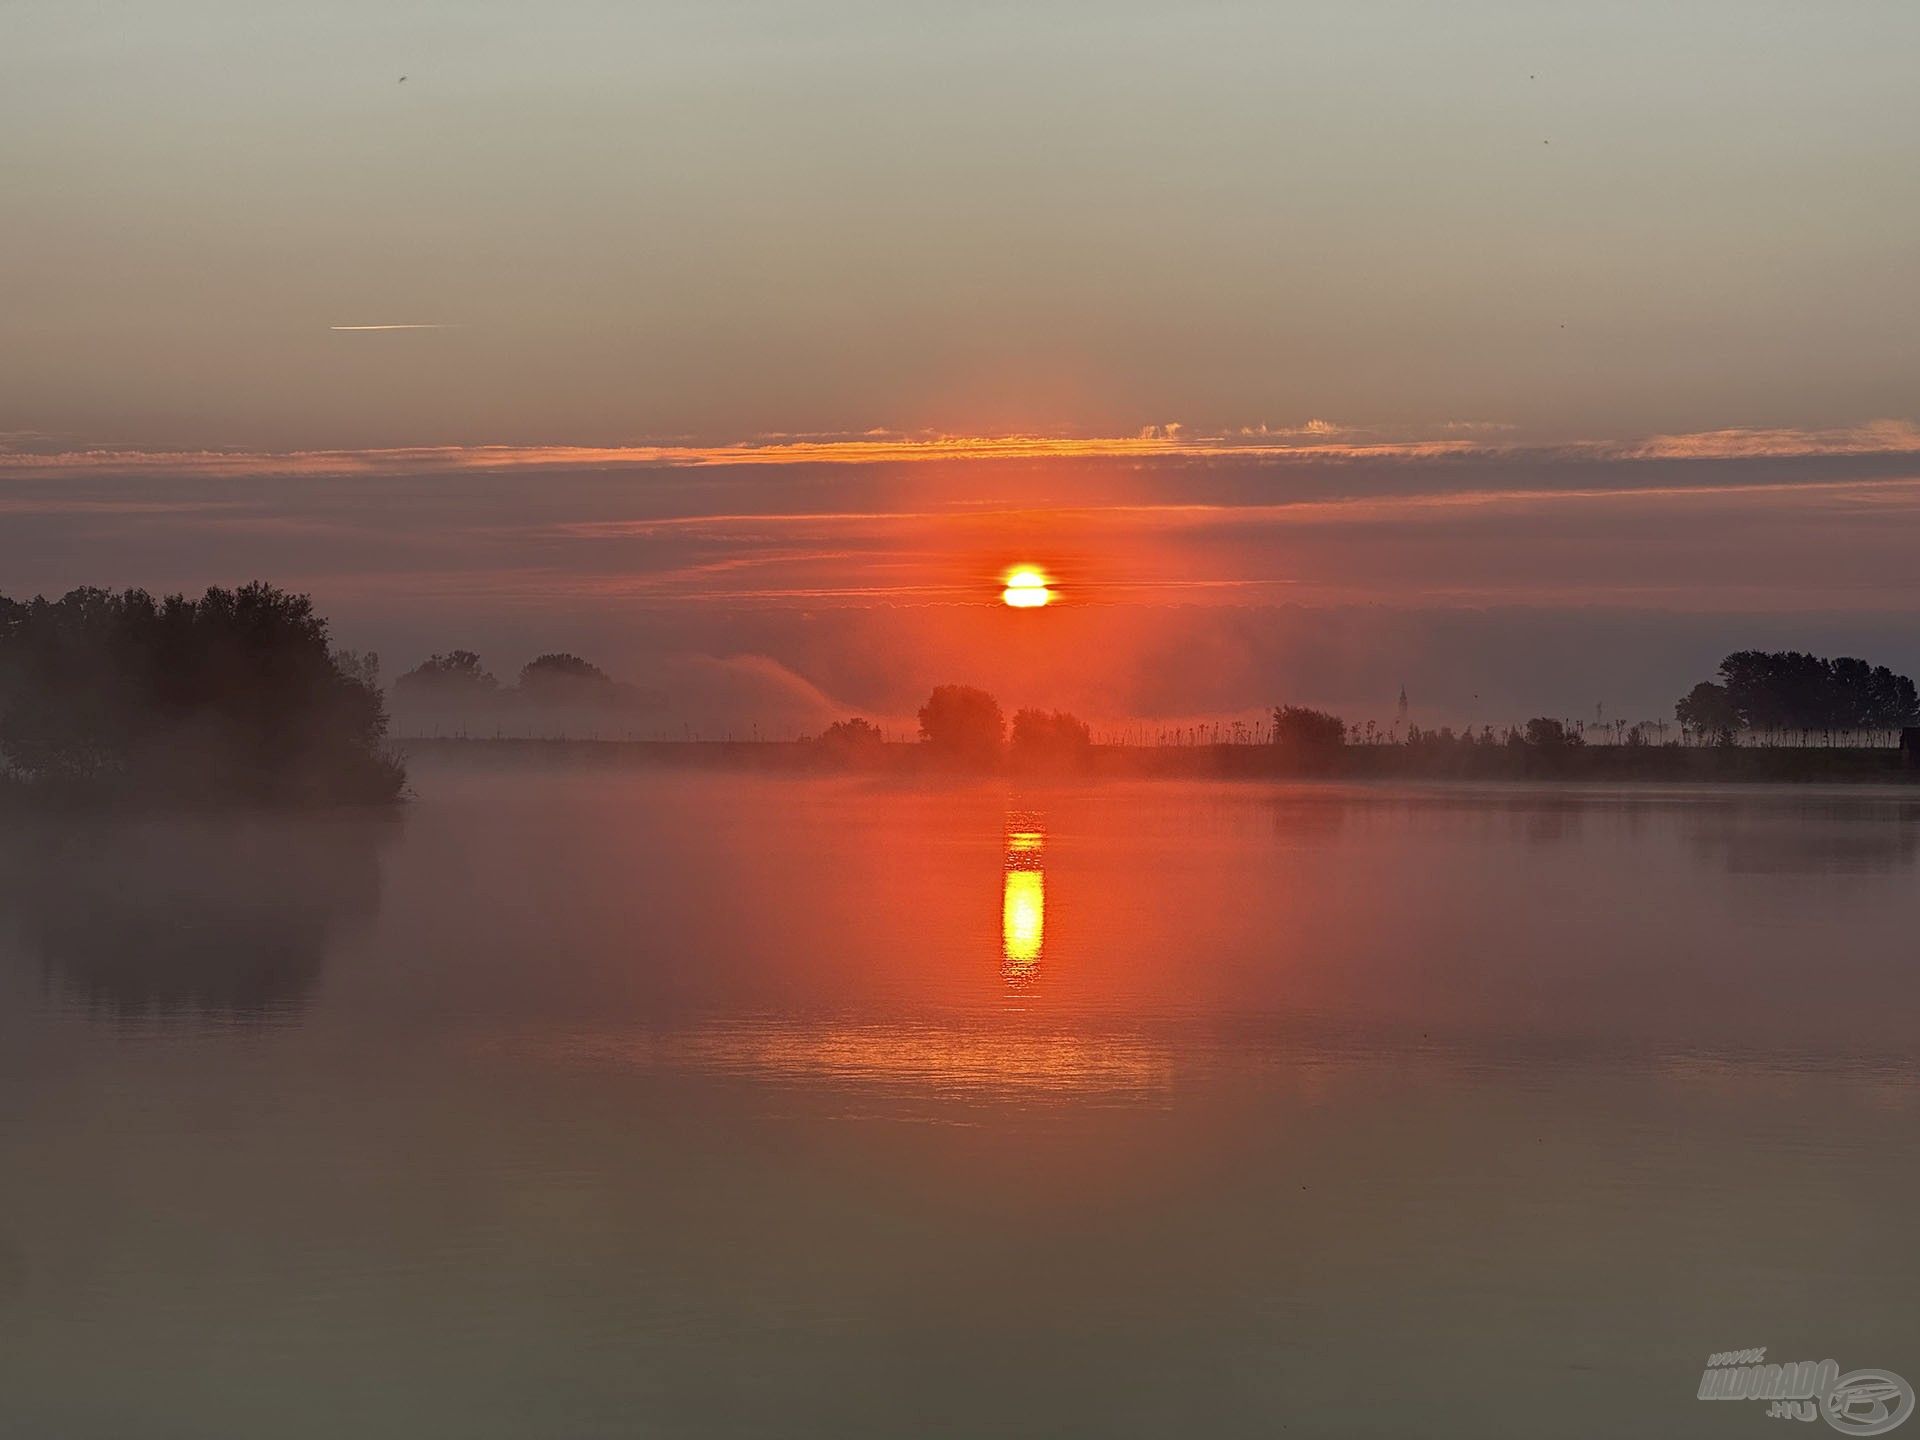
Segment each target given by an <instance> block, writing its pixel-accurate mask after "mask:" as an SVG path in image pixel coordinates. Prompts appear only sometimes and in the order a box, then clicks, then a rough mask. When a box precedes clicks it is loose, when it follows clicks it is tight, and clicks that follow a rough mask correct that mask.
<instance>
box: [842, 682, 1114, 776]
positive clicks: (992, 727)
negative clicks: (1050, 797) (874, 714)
mask: <svg viewBox="0 0 1920 1440" xmlns="http://www.w3.org/2000/svg"><path fill="white" fill-rule="evenodd" d="M919 720H920V743H921V745H922V746H924V747H925V749H926V751H927V753H928V754H931V755H934V756H937V757H939V758H940V759H942V760H944V761H946V762H949V763H952V764H956V765H969V766H980V765H990V764H993V763H995V762H997V761H998V760H999V759H1000V758H1001V757H1002V756H1007V757H1010V758H1011V759H1012V760H1014V761H1015V762H1016V763H1018V764H1022V765H1031V766H1037V767H1047V768H1071V767H1074V766H1078V765H1080V764H1082V763H1084V762H1085V760H1086V758H1087V756H1088V755H1089V754H1091V753H1092V750H1093V732H1092V731H1091V730H1089V729H1088V727H1087V722H1086V721H1084V720H1082V719H1080V718H1079V716H1077V715H1069V714H1068V713H1067V712H1066V711H1064V710H1038V709H1024V710H1017V711H1015V712H1014V716H1013V720H1012V723H1011V724H1009V723H1008V721H1007V717H1006V712H1005V711H1003V710H1002V709H1001V708H1000V702H999V701H998V700H996V699H994V697H993V696H992V695H990V694H988V693H987V692H986V691H985V690H981V689H978V688H976V687H975V686H972V685H939V686H935V687H934V690H933V693H932V694H931V695H929V696H928V697H927V703H926V704H924V705H922V706H921V707H920V714H919ZM812 743H813V744H814V745H816V746H817V747H819V748H820V749H821V750H822V751H823V752H824V753H826V754H829V755H831V756H833V757H835V758H836V759H855V758H859V757H863V756H865V757H873V756H877V755H878V754H879V753H880V749H881V746H882V745H883V744H884V737H883V735H882V734H881V731H880V727H879V726H877V725H875V724H873V723H872V722H871V721H869V720H864V719H860V718H858V717H855V718H853V719H848V720H837V721H835V722H834V723H833V724H831V725H829V726H828V727H827V728H826V729H825V730H823V731H821V733H820V734H819V735H817V736H816V737H814V740H813V742H812Z"/></svg>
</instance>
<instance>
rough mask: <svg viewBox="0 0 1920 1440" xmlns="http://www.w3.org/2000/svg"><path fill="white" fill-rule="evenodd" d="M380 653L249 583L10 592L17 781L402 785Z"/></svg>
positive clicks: (4, 663) (276, 792) (178, 789)
mask: <svg viewBox="0 0 1920 1440" xmlns="http://www.w3.org/2000/svg"><path fill="white" fill-rule="evenodd" d="M378 672H379V661H378V658H377V657H375V656H372V655H355V654H351V653H348V652H341V651H335V650H334V649H333V648H332V647H331V646H330V645H329V644H328V640H327V622H326V621H325V620H324V619H322V618H321V617H320V616H318V615H316V614H315V613H314V610H313V603H312V601H310V600H309V599H308V598H307V597H306V596H304V595H290V594H288V593H287V592H285V591H283V590H278V589H275V588H274V587H273V586H271V585H266V584H260V583H255V584H251V585H243V586H241V587H240V588H239V589H237V590H222V589H218V588H216V589H210V590H208V591H207V592H206V594H205V595H203V596H201V597H200V598H199V599H188V598H187V597H185V596H183V595H169V596H166V597H165V598H164V599H156V598H154V597H153V596H152V595H150V594H148V593H147V592H146V591H144V590H125V591H121V592H119V593H112V592H109V591H106V590H99V589H80V590H73V591H69V592H68V593H67V594H65V595H63V596H61V597H60V598H59V599H58V600H48V599H46V598H44V597H38V596H37V597H35V598H34V599H32V600H28V601H14V600H9V599H6V598H5V597H4V596H0V770H3V771H4V774H5V776H6V778H7V780H8V781H9V782H10V783H12V784H14V785H17V786H29V787H35V788H38V789H42V790H49V791H63V792H91V793H103V794H112V795H143V796H154V797H158V796H174V797H185V798H190V799H194V800H197V801H199V800H263V801H276V802H287V801H299V802H329V803H331V802H363V801H385V800H392V799H393V798H395V797H396V796H397V795H398V794H399V793H400V790H401V788H402V787H403V786H404V784H405V783H406V772H405V769H404V767H403V766H402V765H401V763H400V761H399V759H398V758H397V757H396V756H394V755H392V754H390V753H389V752H388V751H387V749H386V748H385V745H384V739H385V735H386V728H387V715H386V709H385V707H384V705H383V704H382V702H381V697H380V690H379V686H378Z"/></svg>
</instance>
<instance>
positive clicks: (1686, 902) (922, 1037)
mask: <svg viewBox="0 0 1920 1440" xmlns="http://www.w3.org/2000/svg"><path fill="white" fill-rule="evenodd" d="M412 768H413V783H414V787H415V790H416V791H417V801H416V803H414V804H413V805H411V806H409V807H408V809H407V813H406V814H404V815H403V816H401V817H399V818H397V819H379V820H369V819H365V818H360V817H355V816H352V815H349V814H344V813H343V814H334V815H318V816H316V815H307V816H284V817H273V816H261V815H251V816H246V817H235V816H229V817H220V816H210V815H201V816H196V817H192V818H184V819H180V818H165V817H160V816H155V815H146V816H140V817H121V818H116V819H86V818H71V819H62V820H60V821H59V822H57V823H54V822H49V821H46V820H37V821H35V822H34V823H33V825H32V826H31V828H29V827H28V826H26V825H24V824H17V823H16V824H0V860H4V865H3V866H0V873H3V874H4V879H0V907H3V908H0V1176H4V1177H6V1178H5V1181H4V1183H3V1184H0V1336H4V1337H5V1343H4V1345H0V1397H3V1398H0V1434H7V1435H11V1434H20V1435H53V1434H58V1435H63V1436H86V1435H101V1436H107V1435H127V1434H148V1433H182V1434H194V1435H208V1436H229V1435H231V1436H243V1435H244V1436H253V1435H261V1434H274V1435H288V1436H306V1435H312V1436H337V1435H341V1434H348V1433H351V1434H356V1435H370V1436H383V1435H394V1436H400V1435H419V1434H449V1435H452V1434H458V1435H463V1436H522V1435H529V1434H550V1435H569V1436H571V1435H632V1434H648V1433H660V1434H713V1435H761V1434H780V1435H803V1434H804V1435H813V1434H818V1435H875V1436H881V1435H887V1436H891V1435H901V1434H934V1435H956V1436H959V1435H979V1434H1001V1435H1033V1436H1042V1435H1046V1436H1053V1435H1063V1434H1089V1435H1103V1436H1111V1435H1139V1436H1160V1435H1166V1434H1169V1433H1179V1432H1184V1433H1194V1434H1209V1435H1248V1436H1253V1435H1260V1436H1266V1435H1272V1434H1276V1433H1305V1434H1321V1435H1382V1434H1396V1435H1397V1434H1462V1435H1465V1434H1474V1435H1481V1434H1508V1433H1521V1432H1524V1433H1528V1434H1538V1435H1569V1436H1572V1435H1616V1434H1631V1433H1667V1434H1680V1433H1686V1434H1693V1433H1703V1434H1708V1433H1720V1432H1721V1431H1725V1433H1728V1434H1736V1433H1745V1432H1750V1431H1751V1430H1752V1428H1753V1427H1754V1426H1755V1425H1758V1424H1760V1423H1761V1415H1760V1414H1758V1413H1755V1411H1754V1410H1752V1409H1749V1408H1748V1407H1746V1406H1736V1405H1717V1406H1708V1405H1703V1404H1701V1403H1700V1402H1698V1401H1696V1400H1695V1399H1694V1387H1695V1384H1696V1382H1697V1380H1698V1377H1699V1372H1700V1368H1701V1366H1702V1364H1703V1363H1704V1360H1705V1357H1706V1356H1707V1355H1708V1354H1709V1353H1710V1352H1713V1351H1719V1350H1726V1349H1729V1348H1733V1347H1737V1346H1743V1345H1759V1344H1766V1345H1768V1346H1769V1347H1771V1349H1772V1351H1773V1352H1774V1353H1776V1354H1777V1355H1778V1357H1779V1358H1781V1359H1783V1360H1784V1359H1787V1358H1789V1353H1788V1352H1792V1357H1791V1358H1799V1357H1801V1356H1802V1355H1806V1356H1826V1355H1837V1356H1838V1357H1839V1358H1840V1360H1841V1362H1842V1368H1843V1369H1845V1368H1849V1367H1850V1366H1853V1365H1868V1364H1891V1365H1893V1366H1895V1367H1896V1368H1898V1366H1899V1364H1900V1362H1901V1359H1902V1357H1903V1356H1910V1355H1911V1353H1912V1347H1913V1345H1914V1343H1915V1342H1916V1341H1917V1340H1920V1322H1916V1321H1915V1320H1914V1319H1913V1313H1914V1310H1913V1296H1914V1295H1915V1293H1916V1291H1917V1290H1920V1261H1917V1260H1916V1259H1915V1258H1914V1255H1915V1252H1914V1249H1913V1246H1912V1245H1911V1243H1910V1233H1909V1232H1910V1222H1909V1221H1908V1218H1907V1214H1908V1210H1909V1208H1910V1197H1911V1194H1912V1192H1913V1186H1914V1182H1915V1179H1916V1174H1915V1168H1914V1161H1913V1159H1912V1156H1913V1154H1914V1153H1915V1152H1914V1147H1913V1141H1914V1140H1915V1138H1916V1135H1917V1132H1920V1084H1916V1079H1917V1077H1920V1071H1917V1070H1916V1066H1915V1050H1914V1041H1913V1037H1912V1019H1911V1017H1912V1016H1913V1015H1914V1014H1916V1013H1920V973H1917V972H1916V970H1915V967H1914V965H1913V963H1912V957H1913V943H1912V937H1913V935H1914V934H1915V933H1916V922H1917V921H1920V887H1917V886H1916V879H1917V878H1920V801H1916V800H1913V799H1909V798H1907V797H1906V796H1905V795H1904V794H1902V793H1899V792H1892V791H1876V790H1870V789H1857V790H1854V791H1851V792H1847V793H1838V792H1825V791H1819V790H1813V789H1791V790H1789V789H1778V788H1776V789H1772V790H1767V791H1748V790H1742V789H1738V788H1734V787H1724V786H1723V787H1714V788H1712V789H1710V790H1672V791H1655V790H1645V789H1621V788H1615V789H1610V790H1607V791H1604V792H1603V791H1598V790H1596V791H1580V790H1572V789H1568V788H1560V789H1556V790H1552V791H1548V790H1530V789H1526V788H1521V787H1488V788H1480V789H1472V790H1468V789H1461V788H1449V787H1441V786H1431V787H1404V788H1402V787H1363V786H1349V787H1341V786H1331V785H1271V784H1251V783H1248V784H1201V783H1185V782H1174V781H1159V782H1150V783H1140V784H1109V785H1104V786H1097V787H1095V786H1075V785H1044V784H1039V785H1028V784H1021V783H1016V782H1009V781H1007V780H1005V779H995V780H991V781H952V782H939V781H933V780H927V779H924V778H916V779H910V780H909V779H886V778H871V777H853V776H825V777H821V776H792V777H766V776H756V775H742V774H729V773H721V772H691V771H675V770H666V769H660V770H646V769H621V768H613V767H597V766H593V765H587V764H580V765H565V764H558V763H553V762H542V763H539V764H534V763H530V762H527V761H523V760H500V761H489V762H485V763H478V762H476V763H461V762H457V761H454V760H451V759H448V758H446V757H444V756H440V755H436V756H433V757H431V758H429V759H426V760H416V762H415V763H414V765H413V767H412ZM1869 996H1870V997H1872V998H1871V1003H1869V1002H1868V1000H1867V998H1866V997H1869ZM103 1365H104V1366H108V1367H110V1369H111V1371H112V1377H113V1383H112V1384H111V1385H103V1384H101V1383H99V1379H100V1373H101V1369H102V1366H103ZM1760 1408H1761V1409H1764V1407H1760Z"/></svg>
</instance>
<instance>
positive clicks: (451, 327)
mask: <svg viewBox="0 0 1920 1440" xmlns="http://www.w3.org/2000/svg"><path fill="white" fill-rule="evenodd" d="M459 328H460V327H459V326H458V325H329V326H328V327H327V329H329V330H458V329H459Z"/></svg>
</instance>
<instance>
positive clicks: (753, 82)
mask: <svg viewBox="0 0 1920 1440" xmlns="http://www.w3.org/2000/svg"><path fill="white" fill-rule="evenodd" d="M1917 52H1920V7H1915V6H1914V5H1912V4H1909V3H1904V0H1895V3H1881V4H1876V3H1849V4H1845V5H1832V4H1818V3H1806V0H1803V3H1795V4H1769V3H1764V0H1726V3H1709V0H1689V3H1681V4H1676V3H1672V0H1660V3H1649V4H1634V3H1608V4H1604V5H1596V4H1564V3H1562V4H1555V3H1545V0H1516V3H1478V4H1476V3H1467V0H1460V3H1450V4H1446V5H1435V4H1431V3H1424V0H1423V3H1406V4H1368V3H1354V0H1338V3H1326V4H1302V3H1292V4H1288V3H1274V0H1266V3H1259V4H1246V5H1222V4H1179V5H1173V4H1159V5H1140V4H1124V3H1105V4H1088V5H1063V4H1036V3H1032V0H1021V3H1008V4H973V3H968V4H958V3H953V4H939V5H932V4H916V3H906V0H879V3H867V4H862V3H794V0H782V3H771V4H739V3H720V0H696V3H685V4H681V3H672V0H655V3H649V4H644V5H641V4H628V3H605V4H585V3H577V0H575V3H543V4H539V5H531V4H513V5H507V4H496V3H484V0H458V3H448V4H422V3H394V0H379V3H368V4H353V3H337V0H336V3H328V4H324V5H322V4H312V3H300V4H279V3H270V0H234V3H209V0H197V3H196V0H176V3H160V4H143V5H127V4H108V3H85V0H57V3H44V4H43V3H20V0H14V3H10V4H5V5H0V184H3V187H4V193H5V197H6V199H5V205H6V212H7V222H6V224H5V225H4V226H0V275H4V276H5V287H6V303H5V304H4V306H0V407H4V408H3V409H0V429H6V430H50V431H54V432H57V433H59V434H60V435H62V436H63V437H70V438H71V439H72V440H74V441H76V442H79V443H85V444H93V443H124V442H132V443H137V444H156V445H158V444H166V445H190V446H202V445H247V446H259V447H267V448H283V447H288V446H310V445H327V446H347V447H355V446H363V445H394V444H416V443H424V442H432V443H474V442H483V441H488V442H513V443H526V442H535V441H542V442H575V443H578V442H585V443H594V444H601V443H609V442H615V441H631V440H636V439H643V438H658V437H662V436H676V435H686V434H691V435H695V436H697V437H700V438H703V439H708V440H716V439H718V440H725V439H738V438H742V437H745V436H750V435H754V434H759V433H762V432H767V431H817V430H855V431H857V430H865V429H867V428H869V427H872V426H886V427H890V428H898V429H912V428H918V427H927V426H930V427H934V428H938V429H942V430H948V431H954V432H962V433H997V432H1005V431H1009V430H1040V431H1048V432H1052V431H1056V430H1061V429H1068V430H1076V431H1084V432H1091V433H1130V432H1131V431H1133V430H1135V429H1137V428H1138V427H1139V426H1141V425H1144V424H1148V423H1153V422H1164V421H1180V422H1184V423H1185V424H1187V425H1189V426H1192V427H1199V428H1205V429H1216V428H1227V427H1239V426H1247V425H1258V424H1262V423H1265V424H1268V425H1291V424H1298V423H1300V422H1303V421H1305V420H1307V419H1309V418H1313V417H1325V418H1328V419H1331V420H1334V421H1338V422H1342V423H1352V424H1386V425H1391V426H1403V427H1410V428H1419V427H1425V426H1432V425H1435V424H1438V423H1442V422H1445V421H1449V420H1482V421H1485V420H1492V421H1500V422H1505V423H1511V424H1515V425H1518V426H1520V427H1521V429H1522V431H1523V433H1527V434H1531V435H1536V436H1539V437H1542V438H1551V439H1560V438H1567V437H1571V436H1578V437H1582V438H1599V437H1605V438H1616V437H1619V436H1622V435H1630V434H1638V433H1641V432H1645V431H1664V430H1675V429H1713V428H1719V427H1722V426H1728V425H1780V424H1794V425H1833V424H1842V423H1850V422H1854V421H1859V420H1865V419H1870V418H1874V417H1877V416H1882V415H1888V414H1908V413H1911V411H1912V409H1913V406H1912V381H1913V373H1914V368H1915V364H1914V362H1915V359H1916V339H1915V337H1916V335H1920V282H1917V281H1916V278H1915V266H1914V263H1913V261H1914V251H1913V240H1912V237H1913V235H1914V234H1915V233H1916V230H1920V165H1916V164H1915V163H1914V159H1915V155H1914V148H1915V141H1914V137H1915V135H1916V134H1920V86H1917V85H1915V84H1914V83H1913V79H1914V66H1913V57H1914V55H1915V54H1916V53H1917ZM403 74H404V75H406V76H407V80H406V83H405V84H400V83H398V80H399V77H400V76H401V75H403ZM354 323H361V324H367V323H445V324H457V325H459V326H461V327H462V328H460V329H457V330H437V331H406V332H373V333H369V332H335V331H330V330H329V329H328V327H329V326H331V325H338V324H354Z"/></svg>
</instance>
